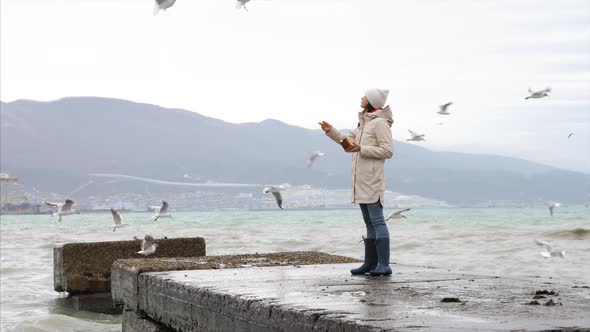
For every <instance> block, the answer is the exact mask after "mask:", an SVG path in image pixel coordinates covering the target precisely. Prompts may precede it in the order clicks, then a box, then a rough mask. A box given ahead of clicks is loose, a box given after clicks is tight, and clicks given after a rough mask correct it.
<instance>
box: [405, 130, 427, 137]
mask: <svg viewBox="0 0 590 332" xmlns="http://www.w3.org/2000/svg"><path fill="white" fill-rule="evenodd" d="M408 131H409V132H410V135H412V136H413V137H418V136H421V135H420V134H418V133H416V132H413V131H411V130H410V129H408ZM422 136H424V135H422Z"/></svg>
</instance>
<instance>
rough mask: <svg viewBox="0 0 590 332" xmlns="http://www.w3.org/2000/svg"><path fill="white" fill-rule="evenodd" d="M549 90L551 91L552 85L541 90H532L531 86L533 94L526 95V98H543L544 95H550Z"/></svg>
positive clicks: (530, 91)
mask: <svg viewBox="0 0 590 332" xmlns="http://www.w3.org/2000/svg"><path fill="white" fill-rule="evenodd" d="M549 92H551V88H550V87H547V88H545V89H543V90H540V91H533V90H531V88H529V93H530V94H531V95H530V96H528V97H526V98H525V100H526V99H529V98H534V99H538V98H543V97H549Z"/></svg>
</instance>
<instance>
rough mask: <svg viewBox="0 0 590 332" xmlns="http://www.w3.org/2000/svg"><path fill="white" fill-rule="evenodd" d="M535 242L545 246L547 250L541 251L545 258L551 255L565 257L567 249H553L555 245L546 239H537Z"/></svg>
mask: <svg viewBox="0 0 590 332" xmlns="http://www.w3.org/2000/svg"><path fill="white" fill-rule="evenodd" d="M535 243H536V244H537V245H539V246H541V247H543V248H545V251H541V253H540V254H541V256H543V257H545V258H549V257H561V258H565V251H564V250H553V246H552V245H551V244H549V243H547V242H545V241H541V240H535Z"/></svg>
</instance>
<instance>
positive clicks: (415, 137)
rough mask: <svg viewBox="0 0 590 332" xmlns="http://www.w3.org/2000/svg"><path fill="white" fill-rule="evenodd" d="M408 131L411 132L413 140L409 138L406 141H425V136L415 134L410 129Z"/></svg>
mask: <svg viewBox="0 0 590 332" xmlns="http://www.w3.org/2000/svg"><path fill="white" fill-rule="evenodd" d="M408 131H409V132H410V135H412V138H409V139H407V140H406V141H414V142H418V141H425V139H424V134H418V133H415V132H413V131H411V130H409V129H408Z"/></svg>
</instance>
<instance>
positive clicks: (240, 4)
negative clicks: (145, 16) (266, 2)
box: [154, 0, 250, 15]
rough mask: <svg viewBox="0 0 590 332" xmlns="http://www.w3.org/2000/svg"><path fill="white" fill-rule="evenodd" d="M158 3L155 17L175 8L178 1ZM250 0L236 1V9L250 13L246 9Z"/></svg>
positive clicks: (155, 8) (165, 0)
mask: <svg viewBox="0 0 590 332" xmlns="http://www.w3.org/2000/svg"><path fill="white" fill-rule="evenodd" d="M155 1H156V5H155V6H154V15H158V13H160V11H165V10H166V9H168V8H170V7H172V6H174V4H175V3H176V0H155ZM249 1H250V0H236V8H237V9H242V8H243V9H244V10H245V11H248V8H247V7H246V3H247V2H249Z"/></svg>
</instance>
